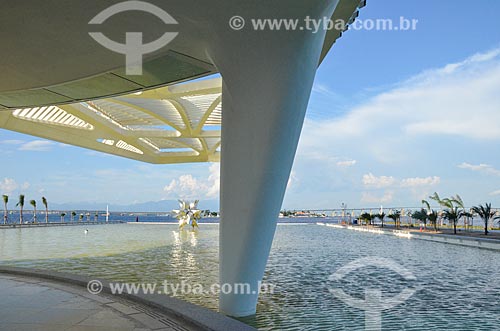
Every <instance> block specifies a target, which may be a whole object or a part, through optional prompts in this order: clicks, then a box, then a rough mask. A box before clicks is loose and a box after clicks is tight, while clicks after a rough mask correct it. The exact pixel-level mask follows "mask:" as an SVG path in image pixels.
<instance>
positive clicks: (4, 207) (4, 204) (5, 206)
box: [3, 194, 9, 224]
mask: <svg viewBox="0 0 500 331" xmlns="http://www.w3.org/2000/svg"><path fill="white" fill-rule="evenodd" d="M8 203H9V196H8V195H7V194H4V195H3V224H7V217H8V216H7V214H8V211H7V204H8Z"/></svg>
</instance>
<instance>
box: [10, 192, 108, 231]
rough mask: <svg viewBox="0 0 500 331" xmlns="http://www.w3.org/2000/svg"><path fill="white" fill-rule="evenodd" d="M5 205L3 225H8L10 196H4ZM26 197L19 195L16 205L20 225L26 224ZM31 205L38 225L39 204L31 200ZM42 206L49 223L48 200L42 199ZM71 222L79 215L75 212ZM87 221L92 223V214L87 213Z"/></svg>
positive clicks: (62, 217)
mask: <svg viewBox="0 0 500 331" xmlns="http://www.w3.org/2000/svg"><path fill="white" fill-rule="evenodd" d="M2 197H3V205H4V216H3V224H7V221H8V218H9V216H8V208H7V205H8V203H9V196H8V195H6V194H4V195H3V196H2ZM25 201H26V197H25V196H24V194H20V195H19V200H18V202H17V203H16V207H19V224H23V222H24V205H25ZM29 203H30V205H31V206H32V207H33V222H35V223H37V213H36V211H37V202H36V200H30V201H29ZM42 204H43V205H44V207H45V223H48V222H49V204H48V202H47V198H45V197H42ZM70 215H71V221H72V222H73V220H74V218H75V216H76V215H77V213H76V212H75V211H72V212H71V214H70ZM59 216H60V217H61V222H64V217H65V216H66V213H65V212H62V213H61V214H60V215H59ZM98 217H99V214H98V213H97V212H96V213H95V215H94V220H95V221H97V219H98ZM83 218H84V215H83V214H80V217H79V221H83ZM87 221H90V213H87Z"/></svg>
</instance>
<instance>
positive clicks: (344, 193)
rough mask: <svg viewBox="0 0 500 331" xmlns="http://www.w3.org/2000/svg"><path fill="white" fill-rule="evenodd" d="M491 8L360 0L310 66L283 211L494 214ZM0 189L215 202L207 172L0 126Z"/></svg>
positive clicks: (496, 5) (495, 26)
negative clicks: (311, 78)
mask: <svg viewBox="0 0 500 331" xmlns="http://www.w3.org/2000/svg"><path fill="white" fill-rule="evenodd" d="M498 13H500V2H499V1H495V0H478V1H475V2H470V1H451V0H449V1H435V0H418V1H417V0H413V1H409V0H408V1H401V0H377V1H373V0H372V1H369V2H368V5H367V6H366V7H365V8H363V9H362V10H361V15H360V19H365V20H366V19H369V18H374V19H376V18H392V19H394V20H396V21H399V17H400V16H403V17H406V18H409V19H418V24H417V29H416V30H415V31H366V30H359V31H354V30H350V31H348V32H347V33H345V34H344V36H343V37H342V38H341V39H340V40H339V41H337V43H336V44H335V46H334V48H333V49H332V51H331V52H330V54H329V55H328V56H327V58H326V59H325V61H324V62H323V64H322V65H321V67H320V68H319V70H318V73H317V77H316V80H315V85H314V88H313V93H312V95H311V100H310V104H309V108H308V115H307V119H306V122H305V125H304V130H303V133H302V138H301V141H300V144H299V149H298V152H297V156H296V160H295V164H294V168H293V171H292V176H291V178H290V181H289V186H288V189H287V193H286V197H285V202H284V207H285V208H338V207H339V206H340V204H341V203H342V202H345V203H347V204H348V206H349V207H375V206H380V205H381V204H382V205H384V206H418V205H419V201H420V199H422V198H423V197H426V196H427V195H429V194H431V193H432V192H434V191H438V192H439V193H440V194H441V195H443V196H447V195H451V194H456V193H459V194H460V195H461V196H462V197H463V198H464V200H465V202H466V204H468V205H472V204H477V203H483V202H486V201H491V202H493V204H494V205H496V206H500V154H499V153H498V147H499V143H500V93H499V92H500V21H499V20H498V18H497V14H498ZM0 152H1V153H2V155H3V156H4V158H3V159H4V162H2V163H1V165H0V170H1V171H0V190H1V191H2V193H8V194H13V195H17V194H19V193H21V192H23V193H25V194H26V195H27V196H28V198H30V199H31V198H32V197H39V196H41V195H45V196H47V198H48V199H49V201H54V202H56V201H57V202H60V203H67V202H81V201H85V202H87V201H91V202H92V201H106V202H109V203H115V204H130V203H134V202H144V201H155V200H160V199H175V198H178V197H180V196H182V197H186V198H195V197H199V198H200V199H202V200H204V199H205V200H213V199H217V192H218V179H219V176H218V169H219V167H218V165H217V164H181V165H150V164H145V163H140V162H137V161H132V160H128V159H123V158H118V157H115V156H109V155H105V154H102V153H97V152H93V151H88V150H84V149H81V148H77V147H71V146H66V145H61V144H58V143H54V142H47V141H42V140H40V139H38V138H35V137H30V136H26V135H21V134H17V133H13V132H8V131H4V130H0Z"/></svg>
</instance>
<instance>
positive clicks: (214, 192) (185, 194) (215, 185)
mask: <svg viewBox="0 0 500 331" xmlns="http://www.w3.org/2000/svg"><path fill="white" fill-rule="evenodd" d="M209 172H210V175H209V176H208V178H207V179H206V180H204V179H198V178H195V177H193V175H191V174H185V175H181V176H179V178H177V179H173V180H172V181H171V182H170V183H169V184H168V185H166V186H165V187H164V188H163V191H164V192H165V193H166V198H181V199H201V198H207V199H214V198H217V197H218V195H219V190H220V165H219V163H213V164H212V165H210V167H209Z"/></svg>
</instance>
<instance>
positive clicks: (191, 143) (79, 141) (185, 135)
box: [0, 78, 222, 163]
mask: <svg viewBox="0 0 500 331" xmlns="http://www.w3.org/2000/svg"><path fill="white" fill-rule="evenodd" d="M221 85H222V82H221V79H220V78H215V79H209V80H203V81H197V82H190V83H184V84H178V85H173V86H168V87H162V88H157V89H153V90H148V91H144V92H137V93H133V94H127V95H123V96H116V97H113V98H106V99H99V100H93V101H86V102H78V103H72V104H66V105H57V106H42V107H30V108H17V109H9V110H4V111H0V127H1V128H4V129H7V130H12V131H17V132H21V133H25V134H29V135H33V136H38V137H42V138H46V139H50V140H55V141H59V142H61V143H65V144H70V145H75V146H80V147H84V148H88V149H92V150H96V151H100V152H104V153H109V154H114V155H118V156H123V157H127V158H131V159H135V160H139V161H144V162H149V163H180V162H207V161H209V162H216V161H219V159H220V151H219V149H220V142H221V131H220V126H221V109H222V107H221V93H222V91H221Z"/></svg>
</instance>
